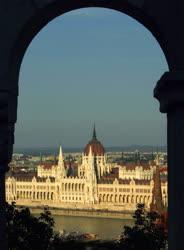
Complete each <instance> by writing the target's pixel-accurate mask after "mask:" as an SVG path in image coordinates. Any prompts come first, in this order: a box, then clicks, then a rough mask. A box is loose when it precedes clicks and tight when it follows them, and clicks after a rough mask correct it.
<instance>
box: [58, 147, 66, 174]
mask: <svg viewBox="0 0 184 250" xmlns="http://www.w3.org/2000/svg"><path fill="white" fill-rule="evenodd" d="M58 168H59V172H60V174H61V176H62V177H65V176H66V170H65V166H64V158H63V151H62V147H61V146H60V148H59V157H58Z"/></svg>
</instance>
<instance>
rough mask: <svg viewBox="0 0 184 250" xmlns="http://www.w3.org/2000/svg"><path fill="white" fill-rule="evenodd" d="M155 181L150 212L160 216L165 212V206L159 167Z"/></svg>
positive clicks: (157, 167) (155, 174)
mask: <svg viewBox="0 0 184 250" xmlns="http://www.w3.org/2000/svg"><path fill="white" fill-rule="evenodd" d="M153 180H154V187H153V191H152V192H153V196H152V202H151V204H150V210H151V211H155V212H157V213H159V214H162V213H163V212H164V204H163V200H162V190H161V180H160V169H159V165H157V166H156V170H155V173H154V177H153Z"/></svg>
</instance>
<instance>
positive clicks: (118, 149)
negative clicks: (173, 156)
mask: <svg viewBox="0 0 184 250" xmlns="http://www.w3.org/2000/svg"><path fill="white" fill-rule="evenodd" d="M135 150H138V151H140V152H152V151H154V152H155V151H157V150H158V151H159V152H166V151H167V147H166V146H149V145H131V146H122V147H106V152H123V151H126V152H133V151H135ZM63 151H64V152H65V153H74V152H82V151H83V148H82V147H81V148H80V147H78V148H63ZM14 153H24V154H31V155H39V154H40V153H41V154H44V155H50V154H54V153H56V154H57V153H58V148H56V147H40V148H38V147H37V148H36V147H32V148H31V147H30V148H15V149H14Z"/></svg>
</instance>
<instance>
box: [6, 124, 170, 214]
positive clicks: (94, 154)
mask: <svg viewBox="0 0 184 250" xmlns="http://www.w3.org/2000/svg"><path fill="white" fill-rule="evenodd" d="M158 165H159V157H158V156H157V158H156V160H155V161H152V162H150V163H149V164H147V165H145V164H141V162H140V161H139V160H138V159H137V160H136V162H135V163H134V164H126V165H124V164H123V165H117V164H112V163H108V162H107V156H106V153H105V149H104V147H103V145H102V144H101V142H100V141H98V139H97V136H96V130H95V128H94V131H93V137H92V139H91V140H90V141H89V143H88V144H87V145H86V147H85V149H84V153H83V154H82V163H81V164H76V163H75V162H73V161H70V160H69V161H66V160H65V159H64V157H63V153H62V148H61V147H60V150H59V158H58V162H55V164H50V163H47V164H44V163H43V162H42V161H41V162H40V164H39V165H38V167H37V171H36V172H31V173H30V172H29V173H22V172H21V173H17V172H16V173H15V172H13V171H10V172H9V173H8V174H7V177H6V199H7V201H8V202H12V201H16V203H17V205H26V206H44V205H47V206H50V207H60V208H78V209H103V210H104V209H106V210H112V211H133V210H135V208H136V204H137V203H145V206H146V208H147V209H149V208H150V204H151V202H152V195H153V193H152V191H153V187H154V181H153V175H154V172H155V170H156V166H158ZM162 169H163V168H162ZM165 171H166V168H165ZM161 192H162V197H163V203H164V205H167V176H166V175H165V174H164V171H162V175H161Z"/></svg>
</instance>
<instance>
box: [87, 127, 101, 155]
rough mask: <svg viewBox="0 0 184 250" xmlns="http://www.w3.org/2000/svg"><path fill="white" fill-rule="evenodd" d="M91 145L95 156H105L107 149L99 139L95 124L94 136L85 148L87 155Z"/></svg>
mask: <svg viewBox="0 0 184 250" xmlns="http://www.w3.org/2000/svg"><path fill="white" fill-rule="evenodd" d="M90 147H91V150H92V153H93V155H95V156H103V155H104V154H105V149H104V147H103V145H102V144H101V142H100V141H98V140H97V137H96V129H95V126H94V130H93V137H92V139H91V140H90V141H89V142H88V144H87V145H86V146H85V148H84V154H85V155H89V151H90Z"/></svg>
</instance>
